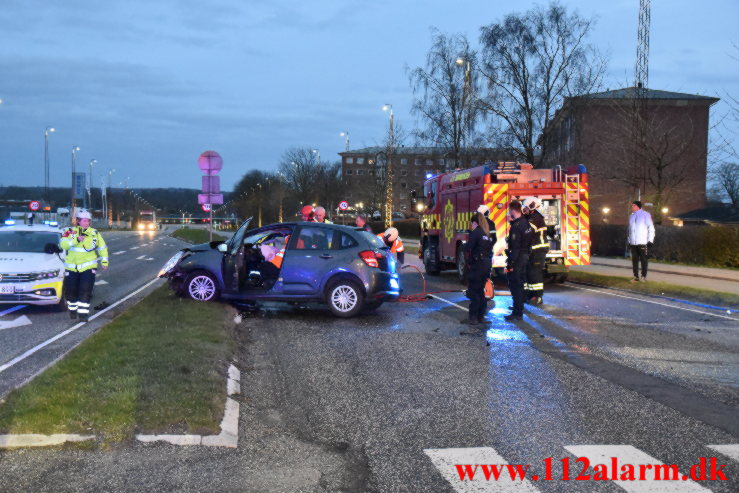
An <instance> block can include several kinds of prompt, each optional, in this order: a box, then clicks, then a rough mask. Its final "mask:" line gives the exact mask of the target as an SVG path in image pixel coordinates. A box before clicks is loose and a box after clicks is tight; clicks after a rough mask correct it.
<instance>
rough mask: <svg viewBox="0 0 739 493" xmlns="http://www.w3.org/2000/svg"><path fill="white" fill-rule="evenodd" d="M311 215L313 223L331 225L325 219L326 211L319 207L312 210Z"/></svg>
mask: <svg viewBox="0 0 739 493" xmlns="http://www.w3.org/2000/svg"><path fill="white" fill-rule="evenodd" d="M313 214H314V215H315V216H314V218H313V221H315V222H317V223H326V224H333V223H332V222H331V221H329V220H328V219H326V209H324V208H323V207H321V206H320V205H319V206H318V207H316V208H315V209H314V210H313Z"/></svg>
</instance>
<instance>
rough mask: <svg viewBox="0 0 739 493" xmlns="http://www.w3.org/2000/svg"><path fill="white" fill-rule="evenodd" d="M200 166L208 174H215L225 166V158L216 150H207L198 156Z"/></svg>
mask: <svg viewBox="0 0 739 493" xmlns="http://www.w3.org/2000/svg"><path fill="white" fill-rule="evenodd" d="M198 167H199V168H200V170H201V171H202V172H203V173H205V174H206V175H215V174H217V173H218V172H219V171H221V168H223V159H222V158H221V155H220V154H218V153H217V152H216V151H205V152H204V153H202V154H201V155H200V157H199V158H198Z"/></svg>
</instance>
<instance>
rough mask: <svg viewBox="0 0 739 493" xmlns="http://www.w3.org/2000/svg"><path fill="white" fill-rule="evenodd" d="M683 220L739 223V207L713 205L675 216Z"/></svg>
mask: <svg viewBox="0 0 739 493" xmlns="http://www.w3.org/2000/svg"><path fill="white" fill-rule="evenodd" d="M675 217H676V218H677V219H682V220H683V221H691V222H694V221H697V222H700V221H703V222H708V223H739V209H736V208H734V207H731V205H729V204H726V205H712V206H709V207H704V208H703V209H696V210H694V211H690V212H684V213H682V214H679V215H677V216H675Z"/></svg>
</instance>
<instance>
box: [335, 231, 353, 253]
mask: <svg viewBox="0 0 739 493" xmlns="http://www.w3.org/2000/svg"><path fill="white" fill-rule="evenodd" d="M334 236H335V237H338V240H337V241H334V245H333V247H334V249H335V250H344V249H346V248H354V247H355V246H357V245H358V244H359V243H357V240H355V239H354V238H352V237H351V236H349V235H348V234H346V233H340V232H338V231H336V232H335V233H334Z"/></svg>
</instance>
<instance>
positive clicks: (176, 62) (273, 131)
mask: <svg viewBox="0 0 739 493" xmlns="http://www.w3.org/2000/svg"><path fill="white" fill-rule="evenodd" d="M535 3H536V2H530V1H524V0H519V1H518V2H503V1H498V0H479V1H471V0H469V1H468V0H457V1H456V2H451V1H449V0H445V1H441V0H423V1H404V0H391V1H390V0H388V1H386V0H375V1H367V0H363V1H355V0H312V1H310V2H295V1H288V0H271V1H268V2H265V1H256V0H207V1H202V0H146V1H144V0H126V1H122V0H121V1H117V2H112V1H109V2H101V1H99V0H63V1H51V0H46V1H41V0H2V8H1V9H0V33H1V35H2V43H0V98H2V99H3V100H4V104H2V105H0V168H1V169H2V174H0V185H11V184H14V185H43V159H44V145H43V144H44V139H43V133H44V128H45V127H46V126H47V125H51V126H54V127H55V128H56V129H57V131H56V133H54V134H52V135H51V137H50V144H49V147H50V160H51V185H52V186H67V185H68V184H69V178H68V177H69V170H70V156H71V153H70V151H71V148H72V146H73V145H79V146H80V147H81V148H82V150H81V151H80V152H79V159H78V164H79V165H81V166H82V167H83V168H84V169H86V168H87V166H86V164H87V163H88V162H89V161H90V159H92V158H95V159H97V160H98V162H99V167H98V169H97V170H96V172H95V173H96V175H97V176H100V175H101V173H102V172H104V171H105V170H107V169H108V168H115V169H116V170H117V171H116V173H115V174H114V175H113V182H114V184H116V183H118V182H120V181H121V180H123V179H124V178H126V177H130V178H131V180H130V184H131V185H132V186H136V187H160V186H175V187H190V188H197V187H199V186H200V172H199V170H198V168H197V163H196V161H197V157H198V155H199V154H200V153H201V152H202V151H205V150H207V149H214V150H216V151H218V152H219V153H221V155H222V156H223V159H224V169H223V171H222V173H221V176H222V188H223V189H224V190H230V189H231V188H232V187H233V185H234V184H235V183H236V181H237V180H238V179H239V178H240V177H241V175H243V173H244V172H245V171H247V170H249V169H253V168H259V169H275V168H276V166H277V163H278V161H279V158H280V156H281V154H282V153H283V151H284V150H285V149H286V148H288V147H290V146H311V147H315V148H318V149H320V152H321V157H322V159H323V160H327V159H331V160H334V159H337V158H338V156H337V152H340V151H342V150H343V147H344V141H343V138H341V137H339V132H341V131H349V132H350V137H351V145H352V147H353V148H357V147H363V146H367V145H375V144H376V143H377V142H379V141H380V140H381V139H382V133H383V130H384V128H385V125H386V123H387V114H386V113H384V112H383V111H382V110H381V106H382V105H383V103H392V104H393V107H394V109H395V114H396V119H397V121H398V122H400V123H401V124H402V125H403V126H404V127H405V128H406V129H407V130H410V129H411V128H413V126H414V123H415V122H414V120H413V118H412V117H411V115H410V114H409V108H410V105H411V99H412V93H411V91H410V88H409V84H408V78H407V75H406V70H405V67H406V66H407V65H410V66H417V65H421V64H423V62H424V59H425V54H426V52H427V50H428V47H429V45H430V28H431V27H432V26H434V27H437V28H438V29H440V30H441V31H443V32H446V33H464V34H466V35H468V36H469V38H470V39H471V40H472V41H473V44H474V45H477V39H478V35H479V28H480V27H481V26H482V25H484V24H485V25H487V24H490V23H492V22H495V21H497V20H499V19H501V18H502V16H503V15H505V14H506V13H509V12H511V11H512V10H513V9H517V10H519V11H520V10H526V9H527V8H529V7H530V6H532V5H534V4H535ZM539 3H543V2H539ZM563 3H564V4H565V5H566V6H568V7H570V8H575V9H577V10H578V11H579V12H580V13H581V14H582V15H584V16H587V17H589V16H593V15H594V16H597V19H598V22H597V25H596V27H595V30H594V32H593V35H592V37H591V42H592V43H593V44H594V45H596V46H597V47H598V48H600V49H601V50H603V51H606V52H608V53H609V54H610V63H609V73H608V78H607V81H606V86H607V87H609V88H611V89H613V88H616V87H621V86H623V85H624V83H625V82H626V81H631V80H632V79H633V66H634V59H635V53H636V27H637V17H638V5H639V0H609V1H603V0H577V1H574V0H573V1H567V2H563ZM651 15H652V25H651V52H650V69H649V70H650V72H649V74H650V84H649V86H650V87H651V88H655V89H664V90H672V91H681V92H688V93H700V94H704V95H711V96H719V97H722V98H725V96H726V94H727V93H730V94H733V95H735V97H739V61H736V60H734V59H732V58H731V55H734V56H737V53H738V51H737V50H736V49H734V48H732V43H734V44H737V45H739V28H738V27H737V24H736V20H737V19H739V2H737V1H736V0H703V1H701V2H695V1H694V0H692V1H688V0H654V1H652V11H651ZM725 111H726V107H725V105H724V103H723V102H722V103H719V104H718V105H716V106H714V109H713V110H712V115H718V114H720V113H721V112H725ZM735 127H736V126H735ZM733 129H734V130H736V128H733ZM95 182H96V185H97V184H98V182H99V180H98V179H96V180H95Z"/></svg>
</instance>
